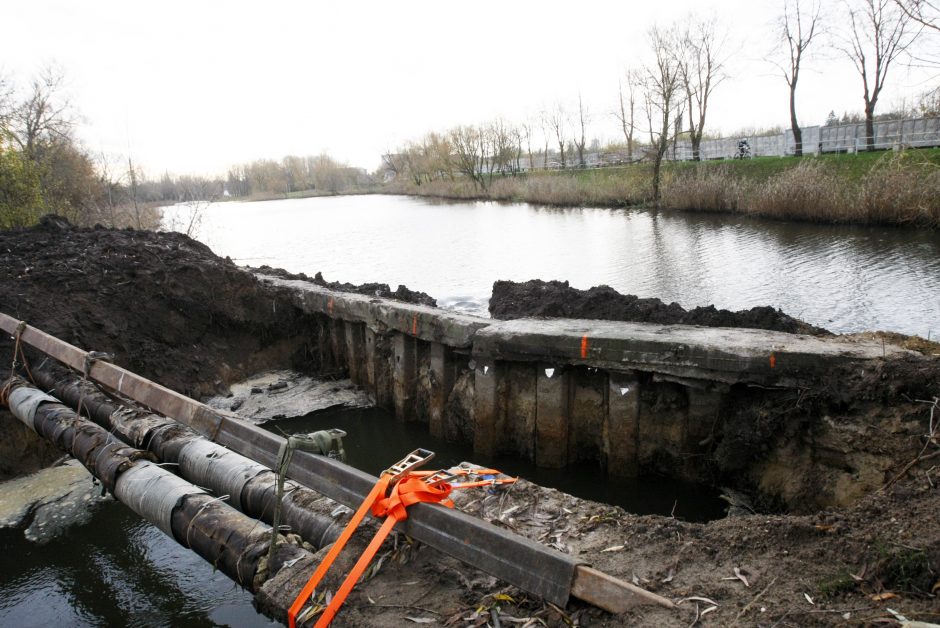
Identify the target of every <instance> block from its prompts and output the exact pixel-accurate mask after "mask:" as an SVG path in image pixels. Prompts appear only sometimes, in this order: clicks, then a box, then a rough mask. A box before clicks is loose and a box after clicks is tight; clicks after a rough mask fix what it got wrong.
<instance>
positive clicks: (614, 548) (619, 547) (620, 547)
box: [601, 545, 625, 552]
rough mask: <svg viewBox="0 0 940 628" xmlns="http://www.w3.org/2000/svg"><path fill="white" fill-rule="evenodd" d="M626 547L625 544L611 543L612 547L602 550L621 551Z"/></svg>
mask: <svg viewBox="0 0 940 628" xmlns="http://www.w3.org/2000/svg"><path fill="white" fill-rule="evenodd" d="M624 547H625V546H624V545H611V546H610V547H608V548H606V549H602V550H601V551H602V552H619V551H620V550H622V549H623V548H624Z"/></svg>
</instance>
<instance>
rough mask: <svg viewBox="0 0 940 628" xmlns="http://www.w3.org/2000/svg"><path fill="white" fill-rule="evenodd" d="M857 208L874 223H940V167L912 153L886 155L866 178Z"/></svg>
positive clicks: (937, 224)
mask: <svg viewBox="0 0 940 628" xmlns="http://www.w3.org/2000/svg"><path fill="white" fill-rule="evenodd" d="M858 209H859V210H860V212H862V213H864V215H865V217H866V218H867V222H870V223H873V224H909V225H916V226H923V227H934V228H936V227H940V167H938V166H937V165H936V164H933V163H930V162H928V161H921V160H918V159H917V158H916V157H915V156H914V155H912V154H909V153H891V154H888V155H886V156H885V157H884V158H883V159H882V160H881V161H879V162H878V163H877V164H875V166H874V167H873V168H872V169H871V171H870V172H869V174H868V176H867V177H866V178H865V183H864V184H863V185H862V188H861V190H859V193H858Z"/></svg>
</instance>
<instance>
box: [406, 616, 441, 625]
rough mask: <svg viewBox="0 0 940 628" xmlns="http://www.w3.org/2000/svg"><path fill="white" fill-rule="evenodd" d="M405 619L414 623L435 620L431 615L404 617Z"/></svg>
mask: <svg viewBox="0 0 940 628" xmlns="http://www.w3.org/2000/svg"><path fill="white" fill-rule="evenodd" d="M405 619H407V620H408V621H411V622H414V623H416V624H433V623H434V622H436V621H437V620H436V619H434V618H432V617H405Z"/></svg>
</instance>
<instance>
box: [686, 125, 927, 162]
mask: <svg viewBox="0 0 940 628" xmlns="http://www.w3.org/2000/svg"><path fill="white" fill-rule="evenodd" d="M742 139H746V140H747V141H748V144H749V145H750V148H751V155H752V156H754V157H767V156H776V157H781V156H784V155H792V154H794V149H795V142H794V141H793V132H792V131H790V130H787V131H785V132H783V133H778V134H776V135H761V136H756V137H747V138H744V137H733V138H730V137H726V138H721V139H715V140H705V141H703V142H702V147H701V152H702V159H731V158H733V157H735V156H736V155H737V152H738V142H739V141H740V140H742ZM867 140H868V134H867V133H866V131H865V123H864V122H859V123H852V124H840V125H837V126H808V127H804V128H803V154H804V155H809V154H814V153H815V154H819V153H855V152H858V151H860V150H865V148H866V146H867ZM874 146H875V148H877V149H900V148H908V147H924V146H940V118H914V119H907V120H886V121H882V122H875V134H874ZM669 157H670V158H671V159H676V160H684V159H691V158H692V145H691V143H690V142H689V141H688V140H680V141H679V142H678V143H677V145H676V150H675V153H674V154H670V155H669Z"/></svg>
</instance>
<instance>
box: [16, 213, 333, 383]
mask: <svg viewBox="0 0 940 628" xmlns="http://www.w3.org/2000/svg"><path fill="white" fill-rule="evenodd" d="M0 311H3V312H5V313H6V314H9V315H10V316H13V317H15V318H18V319H21V320H25V321H26V322H27V323H29V324H30V325H33V326H35V327H38V328H39V329H41V330H43V331H45V332H47V333H50V334H52V335H54V336H57V337H59V338H61V339H63V340H65V341H67V342H70V343H72V344H74V345H76V346H78V347H80V348H83V349H85V350H89V351H92V350H94V351H105V352H108V353H111V354H112V355H113V356H114V361H115V362H116V363H118V364H120V365H121V366H124V367H126V368H129V369H130V370H132V371H135V372H137V373H140V374H142V375H144V376H145V377H149V378H152V379H154V380H156V381H158V382H160V383H161V384H163V385H165V386H168V387H170V388H173V389H175V390H178V391H180V392H183V393H185V394H190V395H193V396H197V397H199V396H202V395H204V394H207V393H209V392H213V391H215V390H216V389H219V388H220V387H221V386H222V385H223V384H227V383H229V382H231V381H235V380H237V379H239V378H242V377H244V376H246V375H248V374H250V373H254V372H257V371H259V370H262V369H263V368H265V367H267V366H268V365H269V363H278V364H283V363H284V362H288V363H291V365H292V366H295V367H297V368H304V367H306V368H307V369H313V368H316V367H317V364H316V363H314V361H315V360H316V356H317V352H316V351H314V350H312V348H311V347H307V345H306V344H305V343H306V342H314V343H315V342H316V340H315V339H316V334H315V333H309V332H310V330H308V329H307V326H308V325H309V324H310V323H309V322H308V321H307V319H306V318H305V317H304V316H302V315H301V314H300V312H299V311H297V310H295V309H294V308H292V307H291V306H290V305H289V304H288V300H287V299H286V298H284V299H280V298H279V297H278V293H277V292H276V291H274V290H271V289H270V288H267V287H265V286H263V285H262V284H261V283H260V282H259V281H257V280H256V279H255V278H254V277H253V276H252V275H251V274H250V273H247V272H245V271H244V270H243V269H241V268H239V267H238V266H236V265H235V264H234V263H233V262H232V261H231V260H229V259H222V258H220V257H218V256H216V255H215V254H213V253H212V251H210V250H209V248H208V247H206V246H205V245H203V244H200V243H199V242H196V241H195V240H192V239H191V238H188V237H186V236H184V235H181V234H178V233H154V232H149V231H134V230H130V229H127V230H111V229H104V228H79V227H75V226H72V225H70V224H69V223H68V222H67V221H65V220H64V219H61V218H57V217H54V216H47V217H46V218H44V219H43V220H42V222H41V223H40V224H39V225H37V226H35V227H31V228H26V229H17V230H13V231H6V232H0ZM11 352H12V346H11V343H10V341H9V338H8V337H6V335H4V337H3V338H2V339H0V356H10V355H11ZM3 359H4V360H7V358H3ZM37 359H38V357H37ZM6 363H7V364H8V363H9V362H6Z"/></svg>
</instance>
